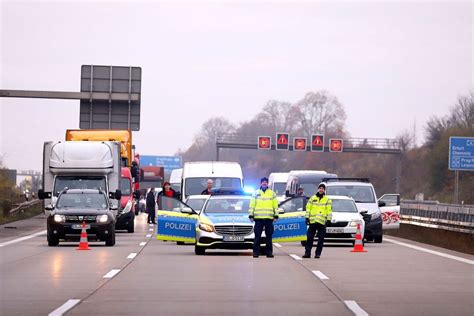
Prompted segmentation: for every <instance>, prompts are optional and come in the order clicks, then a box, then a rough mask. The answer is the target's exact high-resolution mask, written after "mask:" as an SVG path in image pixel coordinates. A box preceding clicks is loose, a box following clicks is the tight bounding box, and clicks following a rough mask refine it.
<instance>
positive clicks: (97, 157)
mask: <svg viewBox="0 0 474 316" xmlns="http://www.w3.org/2000/svg"><path fill="white" fill-rule="evenodd" d="M120 178H121V165H120V143H119V142H110V141H107V142H100V141H55V142H52V141H50V142H45V143H44V146H43V189H41V190H39V191H38V197H39V198H40V199H44V200H45V205H49V204H51V205H54V204H55V202H56V199H57V197H58V195H59V194H60V193H61V191H63V190H64V189H65V188H68V189H94V190H103V191H105V192H106V193H107V194H108V195H109V197H110V198H111V199H110V201H111V203H112V205H113V207H114V209H115V210H117V209H118V208H119V207H120V205H119V204H120V202H119V201H120V197H121V192H120Z"/></svg>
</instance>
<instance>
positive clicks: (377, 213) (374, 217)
mask: <svg viewBox="0 0 474 316" xmlns="http://www.w3.org/2000/svg"><path fill="white" fill-rule="evenodd" d="M379 217H380V212H375V213H374V214H372V215H370V219H371V220H374V219H377V218H379Z"/></svg>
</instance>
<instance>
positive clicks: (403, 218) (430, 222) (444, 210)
mask: <svg viewBox="0 0 474 316" xmlns="http://www.w3.org/2000/svg"><path fill="white" fill-rule="evenodd" d="M400 223H402V224H410V225H417V226H423V227H429V228H436V229H444V230H449V231H455V232H461V233H467V234H474V205H456V204H442V203H437V202H432V201H423V202H421V201H402V203H401V205H400Z"/></svg>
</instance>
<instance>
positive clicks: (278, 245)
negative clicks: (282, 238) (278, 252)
mask: <svg viewBox="0 0 474 316" xmlns="http://www.w3.org/2000/svg"><path fill="white" fill-rule="evenodd" d="M273 244H274V245H275V247H277V248H281V247H283V246H282V245H280V244H279V243H277V242H275V243H273Z"/></svg>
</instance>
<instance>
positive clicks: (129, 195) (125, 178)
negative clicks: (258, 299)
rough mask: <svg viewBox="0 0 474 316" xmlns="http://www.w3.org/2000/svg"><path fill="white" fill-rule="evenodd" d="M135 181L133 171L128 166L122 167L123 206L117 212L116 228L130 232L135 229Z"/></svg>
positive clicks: (121, 200) (121, 188) (121, 201)
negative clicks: (133, 187)
mask: <svg viewBox="0 0 474 316" xmlns="http://www.w3.org/2000/svg"><path fill="white" fill-rule="evenodd" d="M132 186H133V181H132V173H131V172H130V169H129V168H127V167H122V174H121V178H120V190H121V191H122V198H121V199H120V203H121V207H120V210H119V211H118V214H117V222H116V224H115V229H118V230H120V229H124V230H127V231H128V232H129V233H133V232H134V231H135V212H134V210H135V199H134V198H133V189H132Z"/></svg>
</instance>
